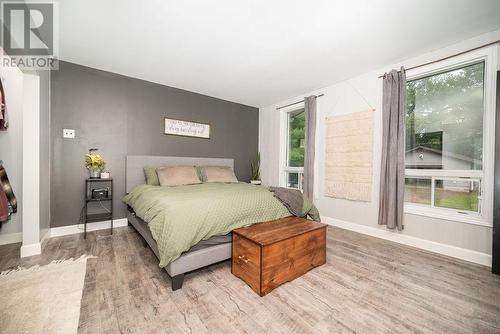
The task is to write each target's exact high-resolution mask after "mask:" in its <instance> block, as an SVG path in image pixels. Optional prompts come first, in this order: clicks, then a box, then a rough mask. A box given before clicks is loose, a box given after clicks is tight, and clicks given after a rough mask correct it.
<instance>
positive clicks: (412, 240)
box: [321, 216, 492, 267]
mask: <svg viewBox="0 0 500 334" xmlns="http://www.w3.org/2000/svg"><path fill="white" fill-rule="evenodd" d="M321 221H322V222H324V223H325V224H328V225H332V226H336V227H339V228H342V229H345V230H350V231H354V232H358V233H362V234H366V235H369V236H372V237H376V238H380V239H385V240H390V241H394V242H397V243H400V244H404V245H407V246H412V247H416V248H420V249H424V250H427V251H430V252H434V253H438V254H443V255H447V256H451V257H454V258H457V259H461V260H465V261H469V262H473V263H477V264H482V265H484V266H488V267H491V261H492V257H491V255H490V254H486V253H480V252H476V251H473V250H470V249H465V248H460V247H456V246H451V245H446V244H441V243H438V242H435V241H430V240H425V239H420V238H416V237H412V236H409V235H406V234H401V233H400V232H393V231H389V230H387V229H385V228H376V227H372V226H366V225H360V224H354V223H350V222H346V221H343V220H340V219H335V218H330V217H324V216H322V217H321Z"/></svg>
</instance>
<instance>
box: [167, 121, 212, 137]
mask: <svg viewBox="0 0 500 334" xmlns="http://www.w3.org/2000/svg"><path fill="white" fill-rule="evenodd" d="M164 134H166V135H174V136H185V137H197V138H205V139H210V124H205V123H196V122H190V121H183V120H180V119H171V118H167V117H165V130H164Z"/></svg>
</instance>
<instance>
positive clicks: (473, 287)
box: [0, 227, 500, 333]
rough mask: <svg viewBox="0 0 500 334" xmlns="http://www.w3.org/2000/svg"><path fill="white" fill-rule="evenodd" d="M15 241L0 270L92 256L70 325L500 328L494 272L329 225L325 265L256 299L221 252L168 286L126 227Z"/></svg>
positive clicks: (2, 255)
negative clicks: (31, 244) (30, 250)
mask: <svg viewBox="0 0 500 334" xmlns="http://www.w3.org/2000/svg"><path fill="white" fill-rule="evenodd" d="M19 247H20V245H19V244H15V245H5V246H0V270H6V269H11V268H14V267H17V266H18V265H21V266H32V265H35V264H41V265H43V264H47V263H49V262H50V261H52V260H56V259H64V258H69V257H78V256H80V255H82V254H92V255H95V256H96V258H94V259H89V260H88V264H87V274H86V278H85V287H84V292H83V298H82V307H81V314H80V324H79V333H266V332H267V333H389V332H390V333H500V277H499V276H494V275H492V274H491V273H490V271H489V269H488V268H486V267H482V266H478V265H473V264H470V263H466V262H463V261H459V260H455V259H452V258H448V257H445V256H440V255H436V254H433V253H429V252H425V251H421V250H417V249H414V248H410V247H406V246H402V245H399V244H396V243H392V242H388V241H384V240H381V239H376V238H372V237H368V236H365V235H361V234H357V233H354V232H349V231H345V230H341V229H337V228H329V229H328V251H327V254H328V255H327V263H326V265H324V266H322V267H319V268H316V269H314V270H312V271H310V272H309V273H307V274H306V275H304V276H302V277H301V278H299V279H297V280H295V281H293V282H291V283H287V284H285V285H283V286H281V287H279V288H277V289H276V290H274V291H273V292H271V293H270V294H269V295H267V296H265V297H263V298H261V297H259V296H257V294H255V293H254V292H253V291H252V290H251V289H250V288H249V287H248V286H246V285H245V283H244V282H242V281H241V280H239V279H237V278H236V277H234V276H233V275H231V272H230V263H229V261H226V262H223V263H220V264H217V265H213V266H210V267H208V268H205V269H202V270H198V271H195V272H194V273H191V274H188V275H186V279H185V282H184V287H183V289H182V290H178V291H175V292H172V291H171V289H170V279H169V278H168V275H167V274H166V273H165V272H164V271H163V270H161V269H160V268H159V267H158V266H157V263H158V261H157V260H156V258H155V256H154V255H153V253H152V252H151V251H150V250H149V249H148V248H143V246H142V240H141V237H140V236H139V235H138V234H137V233H136V232H135V231H134V230H133V228H131V227H124V228H118V229H116V230H115V233H114V234H113V235H112V236H110V235H109V232H108V231H97V232H92V233H89V234H88V237H87V240H83V237H82V235H71V236H65V237H58V238H52V239H50V240H49V241H48V242H47V244H46V245H45V249H44V253H43V255H41V256H35V257H32V258H28V259H22V260H20V259H19ZM0 312H1V310H0Z"/></svg>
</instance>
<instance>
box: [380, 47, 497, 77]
mask: <svg viewBox="0 0 500 334" xmlns="http://www.w3.org/2000/svg"><path fill="white" fill-rule="evenodd" d="M497 43H500V40H496V41H494V42H491V43H487V44H483V45H481V46H477V47H475V48H472V49H469V50H465V51H462V52H459V53H456V54H453V55H451V56H447V57H444V58H440V59H436V60H433V61H429V62H427V63H423V64H420V65H415V66H411V67H408V68H406V69H405V70H406V71H409V70H413V69H415V68H419V67H423V66H427V65H431V64H435V63H438V62H440V61H443V60H447V59H450V58H453V57H457V56H461V55H463V54H466V53H469V52H472V51H476V50H479V49H482V48H485V47H487V46H490V45H493V44H497ZM398 72H399V71H398ZM385 75H386V73H384V74H382V75H379V78H383V77H384V76H385Z"/></svg>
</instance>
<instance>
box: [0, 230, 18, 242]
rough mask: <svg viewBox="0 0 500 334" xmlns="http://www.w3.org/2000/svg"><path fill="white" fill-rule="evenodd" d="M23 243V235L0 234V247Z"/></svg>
mask: <svg viewBox="0 0 500 334" xmlns="http://www.w3.org/2000/svg"><path fill="white" fill-rule="evenodd" d="M22 241H23V233H22V232H18V233H7V234H0V245H7V244H15V243H18V242H22Z"/></svg>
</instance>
